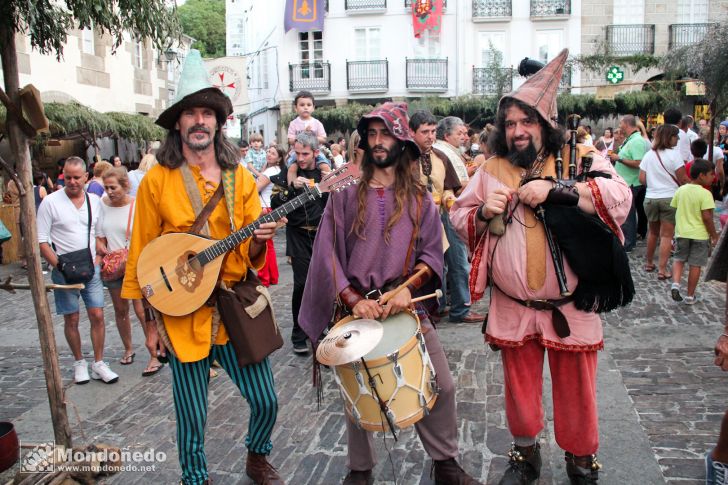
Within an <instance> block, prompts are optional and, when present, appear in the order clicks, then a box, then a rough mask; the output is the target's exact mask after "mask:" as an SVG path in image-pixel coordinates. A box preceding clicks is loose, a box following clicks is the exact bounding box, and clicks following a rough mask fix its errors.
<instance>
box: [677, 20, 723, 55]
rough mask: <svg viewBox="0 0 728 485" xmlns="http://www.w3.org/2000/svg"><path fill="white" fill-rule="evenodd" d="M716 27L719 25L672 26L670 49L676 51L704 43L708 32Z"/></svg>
mask: <svg viewBox="0 0 728 485" xmlns="http://www.w3.org/2000/svg"><path fill="white" fill-rule="evenodd" d="M715 25H717V24H672V25H670V43H669V48H670V49H675V48H677V47H685V46H688V45H692V44H697V43H698V42H702V41H703V39H705V36H706V34H707V33H708V30H710V28H711V27H714V26H715Z"/></svg>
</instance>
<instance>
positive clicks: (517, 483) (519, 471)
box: [498, 443, 541, 485]
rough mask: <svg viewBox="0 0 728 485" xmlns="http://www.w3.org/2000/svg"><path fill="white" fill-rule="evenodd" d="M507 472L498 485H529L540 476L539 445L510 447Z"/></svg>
mask: <svg viewBox="0 0 728 485" xmlns="http://www.w3.org/2000/svg"><path fill="white" fill-rule="evenodd" d="M508 458H509V459H508V470H506V472H505V473H504V474H503V477H502V478H501V479H500V482H498V485H530V484H532V483H535V482H536V480H538V477H540V476H541V445H539V444H538V443H536V444H534V445H531V446H516V445H515V444H513V445H512V446H511V451H509V452H508Z"/></svg>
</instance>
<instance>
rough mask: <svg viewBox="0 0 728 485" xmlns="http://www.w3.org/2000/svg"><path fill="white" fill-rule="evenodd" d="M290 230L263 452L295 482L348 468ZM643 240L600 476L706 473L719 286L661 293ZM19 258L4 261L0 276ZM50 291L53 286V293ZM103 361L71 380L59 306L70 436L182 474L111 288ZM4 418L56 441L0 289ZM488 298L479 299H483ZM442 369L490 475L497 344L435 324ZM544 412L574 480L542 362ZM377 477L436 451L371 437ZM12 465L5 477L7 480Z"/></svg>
mask: <svg viewBox="0 0 728 485" xmlns="http://www.w3.org/2000/svg"><path fill="white" fill-rule="evenodd" d="M284 241H285V237H284V235H283V234H279V235H278V236H277V241H276V248H277V250H278V259H279V264H280V268H281V282H280V284H279V285H277V286H275V287H273V288H272V294H273V299H274V302H275V303H276V312H277V316H278V319H279V323H280V324H281V326H282V328H283V333H284V337H286V343H285V346H284V347H283V348H282V349H281V350H279V351H277V352H276V353H274V354H273V356H272V357H271V359H272V363H273V369H274V372H275V379H276V386H277V391H278V397H279V402H280V410H279V414H278V422H277V425H276V427H275V431H274V435H273V444H274V448H273V452H272V454H271V458H270V461H271V462H272V463H273V464H274V465H275V466H276V467H277V468H278V469H279V471H280V472H281V474H282V476H283V477H285V478H286V480H287V483H290V484H296V485H298V484H336V483H339V482H340V480H341V478H342V477H343V476H344V475H345V473H346V453H345V444H346V438H345V427H344V419H345V418H344V415H343V410H342V402H341V399H340V397H339V392H338V389H337V387H336V384H335V382H334V380H333V377H332V375H331V373H330V371H327V370H325V369H324V372H323V376H324V395H323V401H322V403H321V405H320V408H319V407H318V406H317V402H316V401H317V400H316V392H315V389H314V388H313V387H312V385H311V380H312V379H311V377H312V370H311V357H310V356H308V357H300V356H297V355H295V354H293V352H292V350H291V344H290V342H289V341H288V337H289V335H290V327H291V317H290V294H291V289H292V275H291V269H290V266H289V265H287V264H286V261H285V256H284V254H285V251H284V247H285V242H284ZM643 252H644V245H639V246H638V247H637V249H636V250H635V251H634V252H633V253H632V254H631V255H630V258H631V261H632V270H633V277H634V281H635V286H636V288H637V296H636V298H635V301H634V302H633V303H632V304H631V306H629V307H627V308H625V309H621V310H619V311H615V312H612V313H610V314H608V315H605V316H604V321H605V343H606V349H605V351H603V352H601V353H600V356H599V376H598V395H599V404H600V426H601V428H600V436H601V447H600V453H599V459H600V462H601V463H602V464H603V465H604V469H603V473H602V474H601V476H600V478H601V480H600V483H605V484H653V483H654V484H658V483H674V484H678V483H679V484H681V485H682V484H685V485H687V484H699V483H704V469H703V456H704V454H705V451H706V450H707V449H709V448H710V447H712V446H713V445H714V443H715V440H716V437H717V431H718V427H719V424H720V419H721V417H722V415H723V412H724V411H725V409H726V407H727V406H728V385H727V384H728V375H726V374H724V373H721V371H720V370H719V369H718V368H716V367H715V366H713V364H712V361H713V357H712V355H713V344H714V342H715V339H716V337H717V335H718V334H719V331H720V329H721V319H722V315H723V305H724V294H725V291H724V286H723V285H722V284H716V283H710V284H706V283H702V282H701V284H700V286H699V288H698V292H699V293H700V295H701V297H702V301H701V302H700V303H698V304H697V305H694V306H692V307H690V306H686V305H678V304H676V303H674V302H673V301H672V300H671V299H670V296H669V288H670V287H669V283H666V282H662V281H658V280H657V274H656V273H646V272H644V271H643V270H642V263H643V257H642V256H643ZM9 272H14V273H15V274H17V275H18V276H19V277H22V274H23V273H22V271H21V270H19V268H17V266H3V267H1V268H0V276H2V277H5V276H6V275H7V274H8V273H9ZM51 302H52V296H51ZM107 303H108V304H107V307H106V327H107V338H106V341H107V345H106V348H107V351H106V360H107V361H108V362H110V363H111V366H112V369H113V370H114V371H116V372H118V373H119V374H120V376H121V377H120V380H119V382H118V383H117V384H114V385H104V384H102V383H100V382H98V381H92V382H91V383H89V384H88V385H85V386H76V385H74V384H73V379H72V373H71V364H72V359H71V356H70V354H69V351H68V346H67V344H66V342H65V340H64V337H63V326H62V319H61V318H60V317H54V321H55V322H56V325H55V333H56V340H57V342H58V349H59V352H60V353H61V355H60V361H61V369H62V373H63V374H62V375H63V380H64V385H65V388H66V393H67V402H68V415H69V420H70V422H71V424H72V428H73V438H74V443H75V444H76V445H81V444H85V443H92V442H93V443H99V442H101V443H107V444H110V445H114V446H119V447H129V448H131V449H136V450H140V451H144V450H146V449H148V448H154V449H155V451H163V452H165V453H166V454H167V459H166V461H165V462H163V463H156V464H155V470H154V471H147V472H138V471H136V472H134V471H126V472H124V473H121V474H118V475H115V476H112V477H109V478H107V479H105V481H104V482H103V483H109V484H133V483H139V484H142V483H144V484H146V483H152V482H154V483H164V484H171V483H176V481H177V480H178V479H179V474H180V471H179V465H178V463H177V454H176V446H175V439H176V437H175V423H174V420H175V418H174V411H173V409H174V408H173V404H172V394H171V383H170V381H171V375H170V371H169V369H168V368H165V369H163V370H162V371H161V372H160V373H159V374H157V375H156V376H153V377H148V378H142V377H141V371H142V370H143V368H144V366H145V365H146V362H147V358H148V355H147V352H146V350H145V348H144V345H143V335H142V332H141V329H140V328H139V324H138V322H136V321H135V320H133V322H134V323H133V325H134V346H135V350H136V354H137V355H136V361H135V362H134V364H133V365H130V366H120V365H119V364H118V360H119V358H120V357H121V355H122V353H123V348H122V347H121V344H120V340H119V336H118V332H117V331H116V327H115V324H114V320H113V309H112V307H111V303H110V299H109V298H108V295H107ZM0 304H1V305H2V311H0V329H2V340H1V341H0V420H2V421H12V422H13V423H14V424H15V426H16V428H17V430H18V435H19V437H20V439H21V441H23V442H44V441H48V440H51V439H52V437H53V432H52V428H51V422H50V413H49V410H48V400H47V397H46V391H45V383H44V376H43V369H42V363H41V357H40V349H39V348H38V344H37V330H36V320H35V314H34V312H33V311H32V302H31V299H30V293H29V292H18V293H17V294H15V295H11V294H8V293H2V294H1V295H0ZM486 307H487V305H486V302H479V303H478V304H477V305H475V309H476V310H478V311H485V309H486ZM439 332H440V336H441V340H442V342H443V346H444V347H445V349H446V353H447V356H448V359H449V362H450V369H451V371H452V373H453V375H454V377H455V381H456V385H457V403H458V405H457V406H458V422H459V434H460V448H461V456H460V458H461V463H462V465H463V467H464V468H465V469H466V470H467V471H468V472H470V473H471V474H473V475H475V476H476V477H479V478H480V479H481V480H482V481H484V482H487V483H497V480H498V479H499V477H500V474H501V473H502V471H503V469H504V466H505V463H506V460H507V459H506V457H505V454H506V452H507V450H508V447H509V445H510V440H511V437H510V434H509V432H508V429H507V427H506V423H505V412H504V407H503V378H502V371H501V365H500V356H499V354H498V353H497V352H493V351H491V350H490V349H489V348H488V347H487V346H485V345H483V343H482V342H483V341H482V335H481V334H480V325H465V324H457V325H456V324H449V323H446V322H444V323H443V324H442V325H440V327H439ZM81 335H82V339H83V349H84V354H85V355H86V357H87V360H88V359H90V358H91V345H90V340H89V332H88V320H87V318H86V317H85V315H84V314H83V313H82V319H81ZM219 373H220V376H219V377H217V378H215V379H212V381H211V385H210V393H209V415H208V424H207V439H206V450H207V458H208V461H209V470H210V472H211V476H212V478H213V480H214V482H215V483H216V484H218V483H220V484H238V483H243V484H246V483H249V481H248V479H247V478H246V477H245V473H244V469H245V447H244V444H243V442H244V436H245V433H246V429H245V427H246V425H247V417H248V407H247V405H246V403H245V402H244V400H243V398H242V397H240V395H239V393H238V391H237V389H236V388H235V387H234V386H233V385H232V383H231V381H230V380H229V379H228V378H227V376H226V375H225V372H224V371H223V370H221V369H220V370H219ZM545 378H546V379H545V385H544V389H545V396H544V402H545V404H546V406H547V412H546V416H547V421H546V423H545V424H546V426H545V429H544V432H543V434H542V436H541V445H542V451H543V453H544V459H545V463H544V470H543V473H542V477H541V480H540V483H542V484H552V483H553V484H557V483H558V484H561V483H568V480H567V478H566V473H565V466H564V461H563V452H562V451H561V450H560V449H559V448H558V445H557V444H556V443H555V441H554V437H553V421H552V415H553V413H552V411H551V399H550V379H549V377H548V370H546V371H545ZM376 440H377V449H378V456H379V464H378V466H377V468H376V483H378V484H391V483H395V481H394V478H395V476H396V483H398V484H431V483H433V482H432V480H431V478H430V468H431V461H430V460H429V458H428V457H427V456H426V454H425V452H424V451H423V449H422V446H421V444H420V442H419V440H418V439H417V437H416V434H415V433H414V429H413V428H409V429H407V430H404V431H402V432H401V434H400V435H399V440H398V441H397V442H396V443H395V442H394V441H393V440H392V439H391V437H389V436H387V438H386V442H385V439H384V436H383V435H381V434H378V435H377V438H376ZM9 478H10V475H9V474H8V473H7V472H6V473H5V474H2V475H0V482H1V483H4V481H6V480H7V479H9Z"/></svg>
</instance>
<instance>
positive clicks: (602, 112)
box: [283, 85, 680, 133]
mask: <svg viewBox="0 0 728 485" xmlns="http://www.w3.org/2000/svg"><path fill="white" fill-rule="evenodd" d="M679 100H680V93H679V92H677V91H675V90H674V89H671V88H670V87H669V86H667V85H665V86H664V87H656V88H655V89H650V90H647V91H630V92H627V93H622V94H618V95H616V96H615V97H614V99H597V98H596V96H594V95H593V94H568V93H564V94H560V95H559V97H558V100H557V102H556V104H557V106H558V110H559V120H565V119H566V117H567V116H568V115H570V114H578V115H580V116H582V117H585V118H589V119H592V120H597V119H600V118H603V117H608V116H616V115H618V114H627V113H629V114H635V115H639V116H641V117H646V116H647V115H648V114H653V113H660V112H662V111H664V110H665V109H666V108H668V107H670V106H673V105H675V104H676V103H677V102H679ZM373 108H374V106H372V105H366V104H359V103H355V102H351V103H348V104H346V105H344V106H339V107H334V106H324V107H321V108H318V109H316V111H315V112H314V116H315V117H316V119H318V120H319V121H321V123H322V124H323V125H324V128H325V129H326V131H327V132H329V133H333V132H335V131H340V132H342V133H346V132H349V131H351V130H353V129H355V128H356V125H357V123H359V120H360V119H361V117H362V115H364V114H366V113H369V112H370V111H371V110H372V109H373ZM497 108H498V98H497V97H495V96H459V97H456V98H453V99H448V98H439V97H428V98H420V99H417V100H413V101H410V102H409V110H410V113H412V112H414V111H416V110H418V109H426V110H429V111H430V112H432V114H434V115H435V116H436V117H438V118H441V117H445V116H457V117H458V118H461V119H463V120H464V121H465V122H466V123H468V124H469V125H470V126H471V127H472V128H476V129H480V128H482V127H483V126H485V124H486V123H492V122H493V120H494V119H495V113H496V110H497ZM295 116H296V115H295V113H292V114H289V115H287V116H286V117H284V118H283V122H284V123H285V124H286V125H287V124H288V123H290V122H291V120H293V118H294V117H295Z"/></svg>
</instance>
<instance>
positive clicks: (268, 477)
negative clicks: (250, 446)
mask: <svg viewBox="0 0 728 485" xmlns="http://www.w3.org/2000/svg"><path fill="white" fill-rule="evenodd" d="M245 474H246V475H248V477H250V479H251V480H253V481H254V482H255V483H256V484H257V485H285V483H286V482H284V481H283V480H282V479H281V477H280V476H279V475H278V471H277V470H276V469H275V468H273V465H271V464H270V463H268V460H267V459H266V457H265V455H259V454H258V453H253V452H252V451H248V459H247V463H246V464H245Z"/></svg>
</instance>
